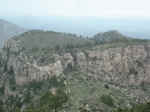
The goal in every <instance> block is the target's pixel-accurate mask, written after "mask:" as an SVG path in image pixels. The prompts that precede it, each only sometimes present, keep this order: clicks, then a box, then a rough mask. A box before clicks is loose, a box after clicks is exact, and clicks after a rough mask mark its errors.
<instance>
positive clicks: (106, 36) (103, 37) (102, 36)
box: [94, 30, 129, 43]
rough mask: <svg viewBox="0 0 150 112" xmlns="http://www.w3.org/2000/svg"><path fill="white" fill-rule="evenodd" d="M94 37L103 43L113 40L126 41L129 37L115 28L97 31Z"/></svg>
mask: <svg viewBox="0 0 150 112" xmlns="http://www.w3.org/2000/svg"><path fill="white" fill-rule="evenodd" d="M94 39H95V40H96V41H97V42H100V43H105V42H115V41H127V40H128V39H129V38H128V37H127V36H124V35H122V34H121V33H120V32H118V31H116V30H112V31H108V32H104V33H98V34H96V35H95V36H94Z"/></svg>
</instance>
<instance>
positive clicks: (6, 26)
mask: <svg viewBox="0 0 150 112" xmlns="http://www.w3.org/2000/svg"><path fill="white" fill-rule="evenodd" d="M23 32H25V29H23V28H21V27H19V26H17V25H15V24H12V23H9V22H7V21H5V20H2V19H0V47H2V46H3V44H4V41H6V40H7V39H8V38H10V37H13V36H15V35H18V34H20V33H23Z"/></svg>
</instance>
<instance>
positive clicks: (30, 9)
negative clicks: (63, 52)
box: [0, 0, 150, 18]
mask: <svg viewBox="0 0 150 112" xmlns="http://www.w3.org/2000/svg"><path fill="white" fill-rule="evenodd" d="M149 5H150V0H0V15H1V16H7V15H17V16H18V15H21V16H25V15H26V16H52V15H55V16H56V15H57V16H97V17H114V18H115V17H141V18H150V13H149V11H150V6H149Z"/></svg>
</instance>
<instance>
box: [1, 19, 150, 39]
mask: <svg viewBox="0 0 150 112" xmlns="http://www.w3.org/2000/svg"><path fill="white" fill-rule="evenodd" d="M0 19H4V20H7V21H9V22H11V23H15V24H17V25H18V26H21V27H23V28H26V29H42V30H51V31H57V32H67V33H76V34H78V35H84V36H93V35H95V34H96V33H99V32H105V31H109V30H118V31H120V32H121V33H123V34H125V35H128V36H132V37H137V38H150V33H149V29H150V20H149V19H140V18H137V19H134V18H131V19H126V18H120V19H117V18H114V19H111V18H101V17H65V16H47V17H46V16H5V17H0Z"/></svg>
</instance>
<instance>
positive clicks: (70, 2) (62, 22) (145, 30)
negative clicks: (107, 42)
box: [0, 0, 150, 38]
mask: <svg viewBox="0 0 150 112" xmlns="http://www.w3.org/2000/svg"><path fill="white" fill-rule="evenodd" d="M149 3H150V1H148V0H142V1H137V0H132V1H131V0H126V1H121V0H113V1H110V0H92V1H91V0H55V1H54V0H13V1H10V0H4V1H1V4H0V18H1V19H4V20H7V21H9V22H11V23H15V24H17V25H19V26H21V27H23V28H26V29H44V30H53V31H57V32H68V33H76V34H78V35H85V36H92V35H94V34H96V33H99V32H104V31H109V30H118V31H120V32H121V33H123V34H125V35H128V36H132V37H138V38H150V33H149V29H150V13H149V10H150V7H149Z"/></svg>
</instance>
